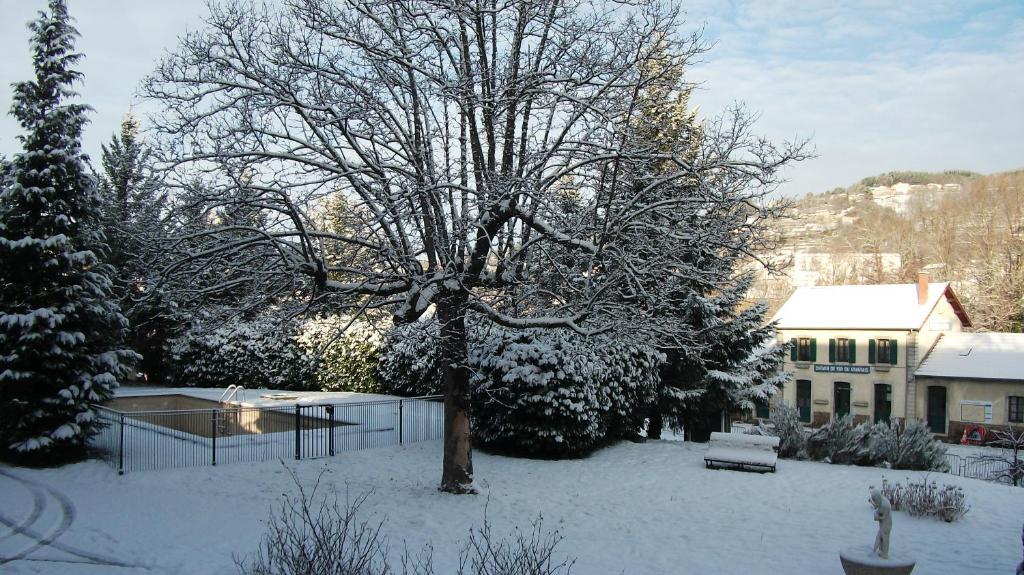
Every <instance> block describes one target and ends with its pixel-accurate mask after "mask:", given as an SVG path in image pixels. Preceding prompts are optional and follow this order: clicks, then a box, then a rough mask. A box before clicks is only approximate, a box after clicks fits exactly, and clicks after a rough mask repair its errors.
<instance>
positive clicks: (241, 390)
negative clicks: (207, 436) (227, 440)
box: [215, 385, 245, 435]
mask: <svg viewBox="0 0 1024 575" xmlns="http://www.w3.org/2000/svg"><path fill="white" fill-rule="evenodd" d="M232 399H238V400H239V401H245V386H243V385H229V386H228V387H227V389H225V390H224V393H222V394H221V395H220V403H221V405H222V406H223V407H222V408H221V410H220V412H219V414H220V417H217V422H216V424H217V434H218V435H231V421H230V419H229V416H231V415H233V416H234V417H235V420H236V424H237V420H238V419H239V415H241V411H242V409H241V406H239V405H235V406H232V405H231V403H230V402H231V400H232ZM215 417H216V416H215Z"/></svg>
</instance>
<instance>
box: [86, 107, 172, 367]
mask: <svg viewBox="0 0 1024 575" xmlns="http://www.w3.org/2000/svg"><path fill="white" fill-rule="evenodd" d="M138 131H139V125H138V122H137V121H136V119H135V118H134V117H133V116H132V115H131V112H129V113H128V115H127V116H126V117H125V119H124V121H122V122H121V131H120V133H119V134H115V135H114V136H113V137H112V138H111V140H110V143H109V144H107V145H104V146H103V155H102V164H103V173H102V174H99V175H98V178H97V179H98V181H99V186H98V187H99V193H100V198H101V202H102V207H103V209H102V213H103V216H102V225H103V233H104V235H105V236H106V238H107V242H108V245H109V251H108V253H107V257H106V261H107V263H109V264H110V265H111V266H113V270H114V274H113V276H112V277H111V280H112V281H113V295H114V297H115V298H116V299H117V301H118V304H119V306H120V308H121V310H122V311H123V312H124V315H125V316H126V317H127V318H128V323H129V325H130V326H131V327H130V329H129V332H128V343H129V344H130V346H131V347H132V348H133V349H134V350H135V351H137V352H139V353H141V354H142V358H143V359H142V363H141V365H140V368H141V369H142V371H144V372H145V373H146V374H147V376H148V377H149V380H150V381H162V380H163V379H164V378H165V376H166V374H167V372H168V370H169V367H168V365H167V362H168V359H167V357H166V355H167V354H166V353H165V348H166V344H167V340H168V339H169V338H170V337H171V335H172V334H173V333H174V332H175V326H176V325H177V324H178V323H179V322H178V321H176V320H177V319H178V318H174V317H173V313H172V312H173V309H174V304H173V303H172V302H171V301H170V300H169V298H168V297H167V294H166V293H164V290H163V289H160V288H159V287H158V285H159V283H160V282H159V281H158V279H159V278H157V277H154V276H155V274H154V270H155V269H156V266H155V265H154V264H155V262H157V260H159V259H160V257H161V255H162V249H161V248H162V247H164V246H165V245H166V240H167V233H166V228H165V224H164V222H163V220H162V217H163V213H164V211H165V209H166V207H167V196H166V194H165V193H164V192H163V190H162V189H161V186H160V185H159V182H158V181H157V180H156V178H155V177H154V176H153V174H152V171H151V169H150V166H149V155H150V150H149V149H148V148H147V147H145V146H144V145H143V143H142V141H141V140H140V139H139V137H138Z"/></svg>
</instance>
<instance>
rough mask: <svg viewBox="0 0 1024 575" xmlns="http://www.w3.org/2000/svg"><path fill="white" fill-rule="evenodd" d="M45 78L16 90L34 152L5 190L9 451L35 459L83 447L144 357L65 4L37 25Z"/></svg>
mask: <svg viewBox="0 0 1024 575" xmlns="http://www.w3.org/2000/svg"><path fill="white" fill-rule="evenodd" d="M29 28H30V29H31V31H32V40H31V47H32V53H33V58H32V60H33V65H34V68H35V75H36V77H35V80H34V81H28V82H21V83H18V84H16V85H15V86H14V105H13V106H12V114H13V115H14V116H15V117H16V118H17V119H18V121H19V123H20V124H21V126H22V127H23V128H24V130H25V134H24V135H22V136H20V137H19V140H20V142H21V145H22V148H23V150H24V151H23V152H22V153H20V154H18V155H16V156H15V157H14V159H13V161H12V162H11V168H10V170H9V171H8V173H7V175H6V177H5V179H4V182H3V187H2V190H0V269H2V270H4V272H3V276H2V280H0V450H2V452H4V453H6V454H7V455H9V456H15V457H21V458H24V459H31V460H37V461H38V460H54V459H61V458H63V457H67V456H70V455H73V454H75V453H77V452H80V451H81V450H82V449H83V448H84V446H85V444H86V442H87V441H88V439H89V437H90V436H92V435H93V434H94V433H96V432H97V430H98V428H99V426H100V422H99V421H98V420H97V419H96V416H95V413H94V411H93V410H92V409H91V407H90V405H91V404H93V403H97V402H101V401H104V400H106V399H108V398H109V397H110V396H111V394H112V392H113V389H114V388H115V387H116V386H117V381H118V378H119V377H121V376H123V375H125V374H126V371H127V365H126V364H127V362H129V361H130V360H132V359H133V358H134V354H133V353H131V352H129V351H125V350H121V349H119V348H118V343H119V342H118V339H119V337H120V336H121V334H122V332H123V331H124V329H125V327H126V325H127V320H126V319H125V317H124V316H123V315H121V313H120V311H119V308H118V306H117V303H116V302H115V301H114V300H113V299H112V297H111V295H110V290H111V281H110V277H109V275H110V269H109V267H108V266H106V265H104V264H102V263H101V262H100V261H99V259H98V258H97V256H96V254H97V252H99V253H102V251H103V250H105V246H104V238H103V235H102V232H101V231H100V221H99V217H100V215H99V214H100V212H99V196H98V194H97V193H96V189H95V186H94V182H93V179H92V178H91V177H90V176H89V175H88V174H87V173H86V170H85V163H84V160H85V157H84V156H83V154H82V152H81V143H80V137H81V133H82V127H83V125H84V124H85V122H86V119H85V112H86V110H87V109H88V108H87V107H86V106H84V105H82V104H73V103H68V100H70V99H72V98H74V97H75V96H76V93H75V92H74V90H73V89H72V84H73V83H74V82H75V81H77V80H79V79H80V78H81V74H80V73H79V72H77V71H75V70H73V69H72V66H74V65H75V64H76V63H77V62H78V61H79V60H80V59H81V55H80V54H77V53H75V52H74V51H73V49H74V39H75V37H76V36H77V34H78V33H77V31H76V30H75V29H74V27H73V26H72V25H71V21H70V17H69V16H68V13H67V8H66V6H65V5H64V2H63V1H62V0H51V1H50V4H49V12H48V13H47V12H41V13H40V15H39V19H38V20H36V21H34V22H32V23H31V24H30V25H29Z"/></svg>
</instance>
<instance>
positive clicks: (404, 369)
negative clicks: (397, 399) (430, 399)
mask: <svg viewBox="0 0 1024 575" xmlns="http://www.w3.org/2000/svg"><path fill="white" fill-rule="evenodd" d="M440 337H441V329H440V326H439V325H438V323H437V322H436V321H434V320H431V321H423V322H416V323H411V324H403V325H396V326H395V327H393V328H392V329H391V330H390V331H388V333H387V335H386V337H385V338H384V343H383V344H382V346H381V348H380V351H379V355H378V356H377V382H378V384H379V386H380V390H381V392H382V393H388V394H391V395H401V396H404V397H416V396H422V395H437V394H439V393H441V392H442V390H443V389H444V381H443V380H442V378H441V358H440V349H439V348H438V346H437V341H438V339H439V338H440Z"/></svg>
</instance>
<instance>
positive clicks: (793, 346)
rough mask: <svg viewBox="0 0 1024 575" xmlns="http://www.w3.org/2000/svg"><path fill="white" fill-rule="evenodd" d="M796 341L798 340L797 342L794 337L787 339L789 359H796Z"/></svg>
mask: <svg viewBox="0 0 1024 575" xmlns="http://www.w3.org/2000/svg"><path fill="white" fill-rule="evenodd" d="M798 343H799V342H797V340H796V338H795V337H794V338H793V339H791V340H789V360H790V361H796V354H797V349H796V348H797V344H798Z"/></svg>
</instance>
